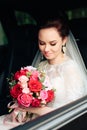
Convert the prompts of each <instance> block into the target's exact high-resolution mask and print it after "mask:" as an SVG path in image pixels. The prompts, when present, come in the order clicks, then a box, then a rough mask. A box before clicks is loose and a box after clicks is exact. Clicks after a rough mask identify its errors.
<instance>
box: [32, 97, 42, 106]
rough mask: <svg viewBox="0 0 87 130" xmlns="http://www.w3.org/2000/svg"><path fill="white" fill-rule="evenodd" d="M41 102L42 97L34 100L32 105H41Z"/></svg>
mask: <svg viewBox="0 0 87 130" xmlns="http://www.w3.org/2000/svg"><path fill="white" fill-rule="evenodd" d="M40 102H41V100H40V99H37V98H35V99H33V100H32V103H31V106H32V107H40Z"/></svg>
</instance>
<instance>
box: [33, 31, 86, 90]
mask: <svg viewBox="0 0 87 130" xmlns="http://www.w3.org/2000/svg"><path fill="white" fill-rule="evenodd" d="M65 53H66V54H67V55H68V56H69V57H71V59H73V60H74V61H75V62H76V63H77V64H78V67H79V69H80V71H81V75H82V78H83V80H84V83H85V92H87V69H86V66H85V63H84V61H83V58H82V56H81V53H80V50H79V48H78V45H77V43H76V40H75V38H74V36H73V34H72V32H71V31H70V33H69V36H68V41H67V43H66V52H65ZM42 60H43V59H42V55H41V53H40V51H39V50H38V51H37V53H36V56H35V58H34V60H33V63H32V65H33V66H35V67H37V66H38V64H39V63H40V62H41V61H42Z"/></svg>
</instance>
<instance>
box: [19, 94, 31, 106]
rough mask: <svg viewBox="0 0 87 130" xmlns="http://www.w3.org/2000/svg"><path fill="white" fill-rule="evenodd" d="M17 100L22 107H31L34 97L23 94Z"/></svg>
mask: <svg viewBox="0 0 87 130" xmlns="http://www.w3.org/2000/svg"><path fill="white" fill-rule="evenodd" d="M17 100H18V103H19V104H20V105H22V106H24V107H29V106H30V105H31V102H32V95H30V94H25V93H23V94H20V95H19V96H18V98H17Z"/></svg>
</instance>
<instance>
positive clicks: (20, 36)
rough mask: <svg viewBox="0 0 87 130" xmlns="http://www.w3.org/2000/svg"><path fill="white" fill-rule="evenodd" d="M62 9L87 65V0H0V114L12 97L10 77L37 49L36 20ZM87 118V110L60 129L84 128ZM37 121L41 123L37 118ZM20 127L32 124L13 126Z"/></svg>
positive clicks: (29, 62) (80, 129)
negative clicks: (9, 83) (8, 80)
mask: <svg viewBox="0 0 87 130" xmlns="http://www.w3.org/2000/svg"><path fill="white" fill-rule="evenodd" d="M60 10H62V11H65V12H66V13H67V16H68V18H69V22H70V28H71V31H72V33H73V35H74V36H75V39H76V41H77V44H78V47H79V49H80V51H81V54H82V57H83V60H84V62H85V65H86V68H87V29H86V26H87V4H86V2H85V0H83V1H79V0H75V1H70V0H61V1H57V0H54V1H49V0H46V1H45V0H41V1H35V0H22V1H21V0H12V1H11V0H8V1H7V0H1V1H0V116H1V115H4V114H8V108H7V104H8V102H9V101H11V100H12V99H11V97H9V88H8V83H7V77H8V76H9V74H10V73H11V72H15V71H17V70H18V69H20V67H21V66H26V65H31V64H32V63H33V60H34V57H35V55H36V53H37V51H38V44H37V24H39V23H40V22H41V21H42V20H43V18H44V19H45V18H46V17H47V16H49V15H55V14H56V15H57V11H60ZM86 99H87V98H84V99H83V100H86ZM64 109H65V108H63V110H64ZM60 111H61V110H60ZM55 113H56V112H54V113H53V115H55ZM53 115H51V116H53ZM48 117H49V118H51V117H50V116H49V114H47V115H45V116H43V117H40V120H41V121H42V122H43V121H44V120H45V118H48ZM86 120H87V114H86V113H85V114H83V115H81V116H80V117H79V118H77V119H75V120H74V121H71V122H70V123H67V124H65V125H63V127H61V126H60V128H59V129H60V130H68V129H72V130H75V129H76V130H77V128H79V130H85V129H86V128H87V124H86ZM36 124H38V122H37V121H36ZM31 125H32V126H33V125H35V124H33V121H31ZM21 127H22V129H23V130H25V129H29V128H30V127H31V126H29V124H25V125H24V126H19V127H17V128H14V130H19V129H21ZM38 130H39V129H38ZM44 130H45V129H44Z"/></svg>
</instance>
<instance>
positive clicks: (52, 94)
mask: <svg viewBox="0 0 87 130" xmlns="http://www.w3.org/2000/svg"><path fill="white" fill-rule="evenodd" d="M47 93H48V98H47V99H46V102H51V101H52V100H53V99H54V91H53V90H48V91H47Z"/></svg>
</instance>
